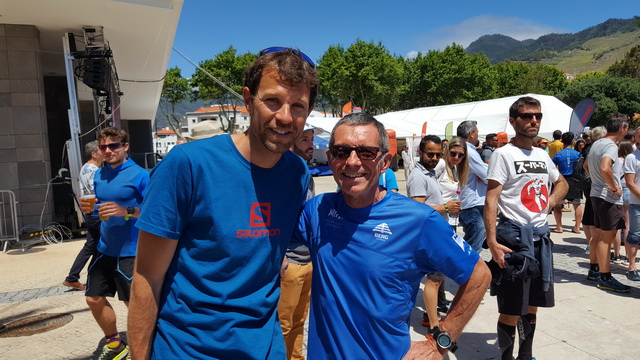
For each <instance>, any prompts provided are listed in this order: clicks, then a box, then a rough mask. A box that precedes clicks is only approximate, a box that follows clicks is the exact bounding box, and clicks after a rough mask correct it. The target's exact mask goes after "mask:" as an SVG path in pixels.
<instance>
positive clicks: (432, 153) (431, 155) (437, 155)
mask: <svg viewBox="0 0 640 360" xmlns="http://www.w3.org/2000/svg"><path fill="white" fill-rule="evenodd" d="M425 155H427V157H428V158H429V159H431V158H432V157H434V156H435V157H436V158H438V159H440V158H441V157H442V153H441V152H426V153H425Z"/></svg>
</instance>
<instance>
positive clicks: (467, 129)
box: [456, 120, 478, 140]
mask: <svg viewBox="0 0 640 360" xmlns="http://www.w3.org/2000/svg"><path fill="white" fill-rule="evenodd" d="M477 125H478V122H477V121H474V120H465V121H463V122H461V123H460V125H458V129H457V130H456V132H457V134H458V136H460V137H461V138H463V139H465V140H467V138H468V137H469V134H471V132H473V131H475V130H476V129H477V128H478V126H477Z"/></svg>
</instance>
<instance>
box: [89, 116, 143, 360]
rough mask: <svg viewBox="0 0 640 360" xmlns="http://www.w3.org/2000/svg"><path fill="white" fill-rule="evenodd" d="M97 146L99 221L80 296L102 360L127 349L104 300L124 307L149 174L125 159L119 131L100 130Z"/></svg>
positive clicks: (126, 144)
mask: <svg viewBox="0 0 640 360" xmlns="http://www.w3.org/2000/svg"><path fill="white" fill-rule="evenodd" d="M98 141H99V145H98V148H99V149H100V152H101V153H102V155H103V158H104V162H105V163H106V165H105V166H103V167H102V168H100V169H98V170H97V171H96V173H95V175H94V182H93V186H94V191H95V197H96V199H98V213H99V215H100V219H101V220H102V221H101V223H100V240H99V241H98V246H97V251H98V253H97V255H96V256H95V257H94V260H93V261H92V263H91V265H90V266H89V274H88V276H87V279H88V282H87V291H86V293H85V295H86V301H87V304H88V305H89V309H91V313H92V314H93V317H94V318H95V320H96V322H97V323H98V325H99V326H100V328H101V329H102V331H103V332H104V335H105V339H106V345H105V347H104V348H103V353H102V355H101V357H102V356H104V358H109V359H111V358H124V357H125V356H126V355H127V353H128V348H127V346H126V344H125V343H124V341H122V339H121V338H120V333H119V332H118V329H117V326H116V313H115V311H114V309H113V307H112V306H111V304H110V303H109V300H107V297H114V296H115V294H116V293H118V299H120V300H121V301H123V302H124V303H125V304H128V303H129V298H130V290H131V277H132V276H133V263H134V258H135V256H136V247H137V244H138V230H137V229H136V228H135V223H136V219H137V218H138V216H140V207H141V205H142V199H143V198H144V196H145V194H146V191H147V184H148V183H149V172H148V171H147V170H145V169H143V168H141V167H140V166H138V165H137V164H136V163H135V162H134V161H133V160H131V159H129V158H127V151H128V150H129V135H128V134H127V133H126V132H125V131H124V130H121V129H118V128H115V127H107V128H105V129H102V130H101V131H100V132H99V133H98ZM93 204H94V203H89V202H87V201H86V199H85V198H80V205H81V207H82V210H83V212H85V213H92V212H93V211H94V205H93Z"/></svg>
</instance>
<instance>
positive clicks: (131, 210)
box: [127, 206, 136, 215]
mask: <svg viewBox="0 0 640 360" xmlns="http://www.w3.org/2000/svg"><path fill="white" fill-rule="evenodd" d="M135 213H136V208H134V207H133V206H127V215H133V214H135Z"/></svg>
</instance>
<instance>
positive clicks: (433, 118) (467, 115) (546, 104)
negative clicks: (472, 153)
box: [307, 94, 573, 139]
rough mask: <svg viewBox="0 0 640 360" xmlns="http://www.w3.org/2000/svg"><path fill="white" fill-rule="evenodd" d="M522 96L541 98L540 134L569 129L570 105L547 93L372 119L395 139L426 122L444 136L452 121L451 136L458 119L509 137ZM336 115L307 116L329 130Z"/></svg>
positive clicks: (482, 131)
mask: <svg viewBox="0 0 640 360" xmlns="http://www.w3.org/2000/svg"><path fill="white" fill-rule="evenodd" d="M523 96H531V97H533V98H536V99H538V100H540V103H541V104H542V112H543V114H544V118H543V120H542V123H541V124H540V133H539V135H540V136H542V137H544V138H547V139H552V134H553V131H554V130H561V131H562V132H565V131H569V122H570V120H571V112H572V111H573V109H572V108H570V107H569V106H567V105H565V104H564V103H563V102H562V101H560V100H558V99H557V98H555V97H553V96H549V95H538V94H526V95H518V96H510V97H506V98H500V99H492V100H484V101H476V102H470V103H463V104H453V105H443V106H432V107H425V108H418V109H410V110H402V111H394V112H390V113H386V114H381V115H376V116H375V118H376V119H378V121H380V122H381V123H383V124H384V126H385V128H387V129H392V130H394V131H395V132H396V138H397V139H404V138H408V137H414V136H420V134H421V132H422V124H423V123H424V122H425V121H426V122H427V134H432V135H438V136H441V137H443V136H444V135H445V127H446V126H447V124H448V123H450V122H453V127H452V128H453V135H456V129H457V128H458V125H460V123H461V122H463V121H465V120H475V121H477V122H478V130H479V132H480V137H481V138H484V136H485V135H486V134H489V133H499V132H501V131H504V132H506V133H507V134H508V136H509V137H511V136H514V135H515V132H514V131H513V128H512V127H511V125H510V124H509V107H510V106H511V104H513V103H514V102H515V101H516V100H518V99H519V98H521V97H523ZM338 120H340V119H339V118H331V117H324V115H322V114H320V113H317V114H315V113H312V114H311V116H309V117H308V118H307V123H308V124H310V125H311V126H314V127H317V128H321V129H323V130H325V131H327V132H331V130H333V127H334V126H335V125H336V123H337V122H338Z"/></svg>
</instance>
